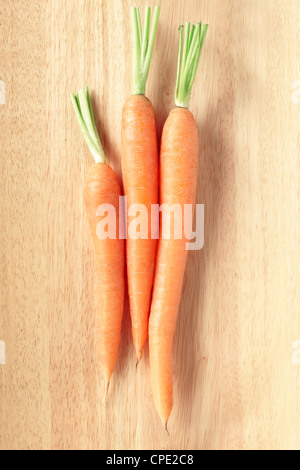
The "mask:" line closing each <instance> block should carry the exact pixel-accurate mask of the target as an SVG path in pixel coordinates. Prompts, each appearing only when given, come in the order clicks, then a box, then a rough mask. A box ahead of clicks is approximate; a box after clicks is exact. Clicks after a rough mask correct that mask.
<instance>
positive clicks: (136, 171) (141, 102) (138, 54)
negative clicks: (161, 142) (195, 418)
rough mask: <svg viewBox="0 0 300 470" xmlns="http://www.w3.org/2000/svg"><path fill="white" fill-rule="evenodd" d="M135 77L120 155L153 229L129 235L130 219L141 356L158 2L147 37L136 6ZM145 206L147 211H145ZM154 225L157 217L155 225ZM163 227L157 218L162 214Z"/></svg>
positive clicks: (151, 264)
mask: <svg viewBox="0 0 300 470" xmlns="http://www.w3.org/2000/svg"><path fill="white" fill-rule="evenodd" d="M131 13H132V25H133V32H134V34H133V36H134V80H133V91H132V96H131V97H129V98H128V99H127V101H126V103H125V105H124V107H123V116H122V137H121V141H122V144H121V159H122V174H123V184H124V194H125V196H126V197H127V206H128V208H129V210H130V208H133V209H134V207H136V208H137V210H140V211H141V212H142V211H143V210H144V211H145V214H144V215H146V217H147V220H148V227H147V231H146V232H147V233H144V234H143V235H141V237H140V238H138V239H136V238H137V237H135V238H134V239H133V238H132V237H131V236H130V233H129V227H130V224H131V223H132V220H133V218H134V217H135V216H136V214H137V213H133V214H130V212H129V214H128V218H127V227H128V234H127V242H126V252H127V275H128V276H127V277H128V290H129V303H130V314H131V323H132V336H133V342H134V346H135V351H136V357H137V360H138V361H140V359H141V358H142V351H143V347H144V344H145V342H146V339H147V337H148V321H149V313H150V304H151V294H152V288H153V279H154V270H155V257H156V250H157V240H156V239H152V238H151V205H152V204H158V148H157V136H156V126H155V118H154V111H153V107H152V104H151V102H150V101H149V99H148V98H146V97H145V89H146V82H147V77H148V73H149V68H150V62H151V58H152V53H153V48H154V43H155V37H156V31H157V26H158V20H159V13H160V8H159V7H158V6H157V7H156V8H155V12H154V19H153V23H152V27H151V31H150V17H151V8H150V7H146V10H145V21H144V29H145V31H144V36H143V34H142V27H141V19H140V13H139V9H138V8H135V7H133V8H132V10H131ZM141 204H142V205H143V207H144V209H143V208H142V209H141V206H139V205H141ZM153 225H155V221H154V223H153V224H152V228H153ZM157 227H158V217H157Z"/></svg>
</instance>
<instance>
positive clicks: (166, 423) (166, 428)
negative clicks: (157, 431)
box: [165, 421, 170, 437]
mask: <svg viewBox="0 0 300 470" xmlns="http://www.w3.org/2000/svg"><path fill="white" fill-rule="evenodd" d="M165 430H166V432H167V434H168V436H169V437H170V433H169V430H168V421H166V422H165Z"/></svg>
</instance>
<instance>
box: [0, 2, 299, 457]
mask: <svg viewBox="0 0 300 470" xmlns="http://www.w3.org/2000/svg"><path fill="white" fill-rule="evenodd" d="M136 3H137V5H138V6H144V5H145V4H146V2H143V1H138V2H136ZM130 5H131V2H130V1H127V0H122V1H121V0H106V1H105V0H103V1H101V0H98V1H97V0H76V1H75V0H73V1H71V0H69V1H68V2H62V1H60V0H48V1H47V0H42V1H41V0H31V1H30V2H24V1H22V0H14V1H10V2H7V1H6V0H0V12H1V13H0V57H1V59H0V80H1V82H0V96H1V100H0V102H1V104H0V180H1V201H0V217H1V222H2V223H1V231H0V259H1V271H0V293H1V297H0V299H1V316H0V341H1V342H0V345H1V354H0V358H1V361H0V362H1V364H0V448H1V449H176V450H177V449H299V447H300V414H299V413H300V399H299V392H300V185H299V181H300V154H299V145H300V136H299V129H300V92H299V90H300V83H299V82H298V83H297V81H298V80H300V56H299V50H300V35H299V24H300V5H299V2H298V1H297V0H264V1H261V0H247V1H241V0H222V1H221V0H203V1H200V0H199V1H198V0H189V1H186V0H176V1H175V0H169V1H166V0H163V1H162V10H161V18H160V25H159V32H158V37H157V43H156V47H155V51H154V56H153V62H152V67H151V70H150V75H149V82H148V87H147V95H148V96H149V98H151V100H152V102H153V105H154V108H155V113H156V117H157V129H158V133H159V135H160V134H161V130H162V126H163V123H164V121H165V119H166V117H167V115H168V113H169V111H170V109H171V108H172V106H173V90H174V84H175V77H176V65H177V51H178V31H177V29H178V27H179V25H180V24H182V23H184V22H185V21H191V22H197V21H200V20H202V21H205V22H208V23H209V33H208V36H207V40H206V43H205V47H204V51H203V55H202V59H201V65H200V69H199V73H198V75H197V79H196V82H195V86H194V90H193V95H192V100H191V111H192V112H193V113H194V115H195V118H196V121H197V123H198V126H199V134H200V141H201V152H200V155H199V180H198V183H199V184H198V198H197V202H198V203H202V204H204V205H205V244H204V248H203V249H202V250H201V251H198V252H193V253H190V255H189V259H188V265H187V269H186V276H185V282H184V290H183V295H182V303H181V308H180V315H179V321H178V327H177V332H176V338H175V343H174V384H175V385H174V386H175V390H174V394H175V396H174V399H175V405H174V410H173V413H172V416H171V419H170V423H169V429H170V438H168V436H167V435H166V433H165V431H164V429H162V426H161V423H160V421H159V418H158V417H157V414H156V411H155V409H154V406H153V402H152V397H151V388H150V381H149V355H148V348H146V351H145V357H144V359H143V361H142V362H141V363H140V365H139V367H138V368H137V369H136V367H135V356H134V349H133V345H132V341H131V332H130V319H129V314H128V307H127V303H126V308H125V315H124V323H123V334H122V342H121V347H120V354H119V360H118V365H117V369H116V372H115V375H114V378H113V381H112V384H111V390H110V395H109V399H108V401H107V403H106V405H104V406H103V405H102V396H103V381H102V377H101V373H100V370H99V364H98V361H97V355H96V348H95V334H94V333H95V330H94V324H95V303H94V297H93V258H92V257H93V250H92V244H91V238H90V233H89V228H88V225H87V221H86V217H85V212H84V205H83V198H82V189H83V181H84V174H85V171H86V170H87V168H88V167H89V165H90V164H91V156H90V154H89V152H88V150H87V148H86V145H85V143H84V141H83V138H82V135H81V134H80V131H79V128H78V124H77V122H76V120H75V117H74V113H73V109H72V106H71V101H70V93H71V92H73V91H77V90H78V88H80V87H82V86H86V85H88V86H89V88H90V90H91V92H92V99H93V105H94V107H95V109H96V122H97V126H98V128H99V130H100V136H101V138H102V140H103V145H104V148H105V151H106V153H107V156H108V161H109V163H110V164H111V165H112V166H113V168H114V169H115V170H116V171H117V173H118V175H119V176H120V177H121V172H120V131H121V111H122V105H123V103H124V101H125V99H126V98H127V97H128V96H129V95H130V91H131V36H130V13H129V11H130V10H129V7H130ZM4 89H5V90H4ZM4 91H5V93H4ZM4 102H5V104H3V103H4Z"/></svg>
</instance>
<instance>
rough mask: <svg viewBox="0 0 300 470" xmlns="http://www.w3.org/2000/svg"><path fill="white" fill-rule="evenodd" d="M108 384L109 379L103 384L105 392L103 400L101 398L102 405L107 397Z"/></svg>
mask: <svg viewBox="0 0 300 470" xmlns="http://www.w3.org/2000/svg"><path fill="white" fill-rule="evenodd" d="M109 384H110V381H108V382H106V384H105V392H104V397H103V400H102V404H103V405H104V403H105V402H106V398H107V395H108V390H109Z"/></svg>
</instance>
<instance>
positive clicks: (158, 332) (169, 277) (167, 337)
mask: <svg viewBox="0 0 300 470" xmlns="http://www.w3.org/2000/svg"><path fill="white" fill-rule="evenodd" d="M207 28H208V26H207V25H206V26H203V25H202V24H201V23H199V24H198V25H197V27H195V26H192V27H190V24H189V23H187V25H186V30H185V46H184V50H182V44H183V26H182V27H181V28H180V48H179V61H178V79H177V85H176V93H175V104H176V106H177V107H176V108H174V109H173V110H172V111H171V113H170V115H169V117H168V119H167V121H166V123H165V126H164V129H163V135H162V142H161V153H160V205H161V207H162V205H164V204H166V205H167V206H168V207H169V208H170V207H172V206H173V205H174V204H178V205H179V206H180V208H181V210H182V213H183V212H184V205H185V204H191V205H192V206H194V205H195V198H196V184H197V166H198V164H197V163H198V153H199V140H198V130H197V125H196V122H195V119H194V117H193V114H192V113H191V112H190V111H189V110H188V109H187V108H188V106H189V100H190V95H191V89H192V85H193V82H194V79H195V76H196V71H197V67H198V64H199V60H200V54H201V50H202V47H203V42H204V39H205V36H206V33H207ZM172 221H173V222H174V219H173V218H172V219H171V222H172ZM162 230H163V228H162V227H161V232H160V239H159V244H158V253H157V263H156V272H155V280H154V288H153V299H152V305H151V312H150V320H149V347H150V369H151V383H152V390H153V397H154V402H155V405H156V409H157V411H158V414H159V416H160V418H161V419H162V421H163V424H164V425H165V426H166V427H167V423H168V419H169V416H170V414H171V411H172V407H173V372H172V346H173V338H174V332H175V328H176V321H177V314H178V308H179V304H180V298H181V291H182V284H183V278H184V272H185V266H186V259H187V248H186V243H187V241H188V239H187V238H185V237H181V238H179V239H177V237H176V236H175V235H174V233H171V236H170V237H168V238H166V239H165V238H164V237H163V235H162ZM187 360H188V358H187Z"/></svg>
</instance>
